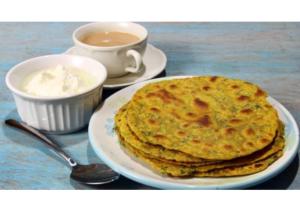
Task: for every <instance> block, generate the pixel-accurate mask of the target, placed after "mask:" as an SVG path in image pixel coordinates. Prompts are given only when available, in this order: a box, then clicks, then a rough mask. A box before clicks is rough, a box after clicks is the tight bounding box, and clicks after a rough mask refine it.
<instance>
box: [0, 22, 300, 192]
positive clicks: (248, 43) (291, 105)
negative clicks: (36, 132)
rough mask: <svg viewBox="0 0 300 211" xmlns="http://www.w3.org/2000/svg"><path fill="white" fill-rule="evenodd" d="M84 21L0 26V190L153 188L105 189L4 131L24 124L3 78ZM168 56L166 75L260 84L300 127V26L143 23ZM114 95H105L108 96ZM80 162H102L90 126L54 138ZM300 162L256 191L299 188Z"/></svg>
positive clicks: (59, 48)
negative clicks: (81, 180)
mask: <svg viewBox="0 0 300 211" xmlns="http://www.w3.org/2000/svg"><path fill="white" fill-rule="evenodd" d="M82 24H83V23H0V40H1V41H0V122H1V123H0V124H1V125H0V126H1V129H0V189H151V187H147V186H144V185H142V184H139V183H136V182H133V181H131V180H129V179H126V178H125V177H121V178H120V179H119V180H118V181H117V182H114V183H111V184H107V185H103V186H94V187H91V186H85V185H81V184H78V183H76V182H74V181H72V180H70V179H69V174H70V169H69V168H68V167H67V166H66V164H65V163H64V161H62V160H61V159H60V158H59V157H57V156H56V155H54V154H53V153H52V152H51V151H49V150H48V149H47V148H46V147H45V146H43V145H42V144H40V143H39V142H37V141H35V140H34V139H33V138H31V137H27V136H25V135H24V134H22V133H19V132H17V131H15V130H13V129H10V128H8V127H6V126H5V125H4V124H3V121H4V120H5V119H7V118H16V119H19V117H18V114H17V111H16V106H15V103H14V101H13V98H12V95H11V93H10V92H9V90H8V89H7V87H6V85H5V75H6V73H7V71H8V70H9V69H10V68H11V67H12V66H14V65H15V64H17V63H19V62H21V61H23V60H25V59H29V58H31V57H36V56H40V55H46V54H56V53H62V52H64V51H65V50H66V49H68V48H69V47H71V46H72V39H71V35H72V31H73V30H74V29H76V28H77V27H78V26H80V25H82ZM142 24H143V25H144V26H145V27H146V28H147V29H148V31H149V34H150V36H149V42H150V43H152V44H153V45H155V46H157V47H158V48H160V49H162V50H163V51H164V52H165V53H166V55H167V57H168V65H167V67H166V71H165V74H166V75H167V76H168V75H224V76H228V77H235V78H241V79H245V80H248V81H251V82H254V83H257V84H259V85H260V86H261V87H262V88H264V89H265V90H267V91H268V93H269V94H270V95H271V96H273V97H274V98H276V99H277V100H279V101H280V102H281V103H282V104H283V105H284V106H286V108H287V109H288V110H289V111H290V112H291V113H292V115H293V116H294V117H295V119H296V121H297V123H298V124H299V122H300V98H299V97H300V23H142ZM111 93H112V91H108V90H105V91H104V95H105V97H108V96H109V95H110V94H111ZM51 137H52V138H55V139H56V140H57V141H58V142H59V143H60V144H61V145H62V146H63V148H64V149H65V150H66V151H67V152H69V153H70V154H71V155H72V156H74V157H75V158H76V159H78V160H80V161H81V162H82V163H92V162H101V160H100V159H99V158H98V157H97V156H96V154H95V153H94V151H93V149H92V147H91V145H90V144H89V141H88V135H87V129H84V130H81V131H79V132H76V133H73V134H69V135H52V136H51ZM298 167H299V157H298V156H297V157H296V158H295V160H294V161H293V162H292V164H291V165H290V166H289V167H288V168H287V169H286V170H285V171H284V172H282V173H281V174H280V175H278V176H276V177H275V178H273V179H271V180H269V181H267V182H265V183H263V184H261V185H258V186H255V187H253V188H254V189H300V172H299V169H298Z"/></svg>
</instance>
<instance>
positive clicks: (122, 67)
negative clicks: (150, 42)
mask: <svg viewBox="0 0 300 211" xmlns="http://www.w3.org/2000/svg"><path fill="white" fill-rule="evenodd" d="M93 32H123V33H128V34H132V35H135V36H137V37H138V38H139V40H138V41H137V42H133V43H129V44H126V45H119V46H109V47H106V46H105V47H103V46H94V45H88V44H86V43H83V42H82V41H81V39H82V38H83V37H84V36H85V35H87V34H89V33H93ZM147 37H148V32H147V30H146V29H145V28H144V27H143V26H141V25H139V24H136V23H120V22H103V23H101V22H99V23H90V24H86V25H83V26H81V27H79V28H77V29H76V30H75V31H74V32H73V41H74V43H75V52H76V54H79V55H81V56H87V57H90V58H93V59H95V60H97V61H99V62H101V63H102V64H104V65H105V67H106V69H107V73H108V77H109V78H115V77H120V76H122V75H125V74H127V73H137V72H139V71H140V70H141V69H142V67H143V55H144V52H145V49H146V45H147Z"/></svg>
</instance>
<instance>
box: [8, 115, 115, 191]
mask: <svg viewBox="0 0 300 211" xmlns="http://www.w3.org/2000/svg"><path fill="white" fill-rule="evenodd" d="M5 124H7V125H9V126H11V127H14V128H18V129H20V130H22V131H24V132H26V133H28V134H30V135H33V136H34V137H36V138H37V139H38V140H39V141H41V142H42V143H44V144H46V145H47V146H48V147H50V148H51V149H52V150H53V151H54V152H56V153H57V154H58V155H59V156H60V157H62V158H63V159H65V160H66V161H67V162H68V164H69V165H70V166H71V168H72V173H71V175H70V176H71V178H72V179H74V180H76V181H78V182H80V183H84V184H89V185H100V184H105V183H109V182H113V181H115V180H117V179H118V178H119V176H120V175H119V174H118V173H116V172H114V171H113V170H112V169H110V168H109V167H107V166H106V165H104V164H90V165H80V164H79V163H77V162H76V161H74V159H72V158H71V157H70V156H69V155H68V154H67V153H66V152H64V151H63V150H62V149H61V147H60V146H59V145H58V144H57V143H55V142H54V141H53V140H50V139H49V138H48V137H47V136H45V135H44V134H42V133H41V132H40V131H38V130H37V129H34V128H33V127H30V126H28V125H27V124H25V123H23V122H18V121H16V120H14V119H8V120H5Z"/></svg>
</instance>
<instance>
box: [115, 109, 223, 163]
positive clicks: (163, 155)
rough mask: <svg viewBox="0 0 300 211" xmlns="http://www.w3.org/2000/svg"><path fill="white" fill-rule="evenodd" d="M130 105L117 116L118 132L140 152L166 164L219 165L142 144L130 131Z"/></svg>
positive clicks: (145, 143)
mask: <svg viewBox="0 0 300 211" xmlns="http://www.w3.org/2000/svg"><path fill="white" fill-rule="evenodd" d="M127 106H128V104H125V105H124V106H122V108H121V109H120V110H119V111H118V112H117V114H116V115H115V125H116V129H117V130H116V132H117V133H119V134H121V135H122V138H123V139H124V140H125V141H126V142H127V143H128V144H130V145H131V146H134V148H136V149H137V150H140V151H142V152H144V153H146V154H148V155H149V156H153V157H155V158H158V159H162V160H164V161H165V162H168V161H169V162H170V163H173V161H174V162H175V163H179V164H182V165H189V166H190V165H206V164H212V163H217V161H209V160H205V159H201V158H196V157H193V156H191V155H188V154H186V153H183V152H180V151H176V150H169V149H165V148H163V147H161V146H159V145H153V144H149V143H147V142H142V141H140V140H139V138H138V137H137V136H136V135H135V134H134V133H133V132H132V131H131V130H130V128H129V127H128V125H127V119H126V114H127V113H126V109H127Z"/></svg>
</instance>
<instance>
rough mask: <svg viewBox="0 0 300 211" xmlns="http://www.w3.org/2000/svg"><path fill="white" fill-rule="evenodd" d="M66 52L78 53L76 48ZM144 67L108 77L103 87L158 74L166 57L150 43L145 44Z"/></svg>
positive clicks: (119, 84)
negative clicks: (137, 71)
mask: <svg viewBox="0 0 300 211" xmlns="http://www.w3.org/2000/svg"><path fill="white" fill-rule="evenodd" d="M65 53H66V54H72V55H80V53H79V52H77V51H76V48H74V47H72V48H69V49H68V50H67V51H66V52H65ZM143 63H144V69H143V70H142V71H141V72H139V73H130V74H127V75H125V76H122V77H119V78H108V79H107V80H106V81H105V82H104V88H106V89H116V88H121V87H125V86H129V85H132V84H135V83H137V82H141V81H145V80H148V79H151V78H154V77H155V76H157V75H159V74H160V73H161V72H162V71H163V70H164V69H165V67H166V65H167V57H166V55H165V54H164V52H162V51H161V50H160V49H158V48H156V47H154V46H153V45H151V44H148V45H147V48H146V51H145V54H144V57H143Z"/></svg>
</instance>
